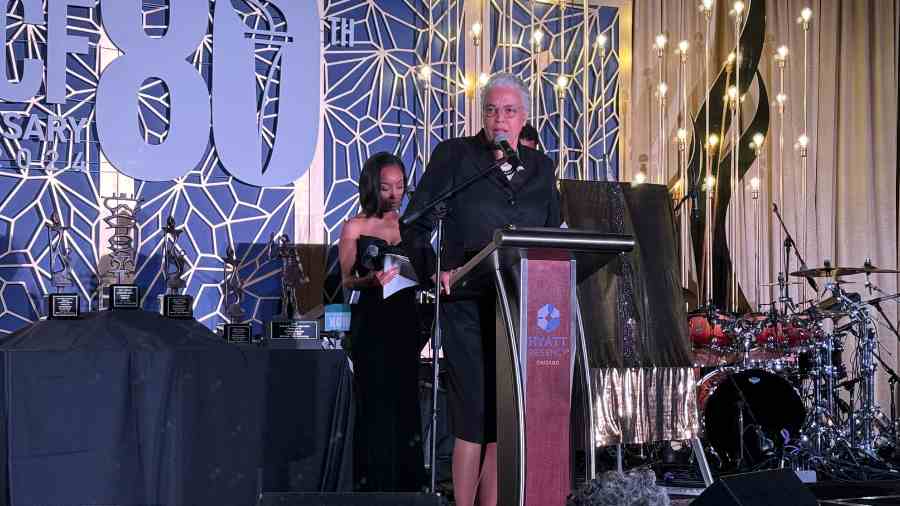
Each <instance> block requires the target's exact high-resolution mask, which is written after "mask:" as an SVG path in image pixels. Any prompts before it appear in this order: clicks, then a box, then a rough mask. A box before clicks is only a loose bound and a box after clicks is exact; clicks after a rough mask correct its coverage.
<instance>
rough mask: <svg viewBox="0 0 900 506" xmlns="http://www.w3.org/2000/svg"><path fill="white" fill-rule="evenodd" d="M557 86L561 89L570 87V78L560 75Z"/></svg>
mask: <svg viewBox="0 0 900 506" xmlns="http://www.w3.org/2000/svg"><path fill="white" fill-rule="evenodd" d="M556 87H557V88H559V89H562V90H564V89H566V88H568V87H569V78H568V77H566V76H564V75H560V76H559V77H557V78H556Z"/></svg>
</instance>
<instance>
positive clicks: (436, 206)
mask: <svg viewBox="0 0 900 506" xmlns="http://www.w3.org/2000/svg"><path fill="white" fill-rule="evenodd" d="M506 160H507V159H506V157H504V158H501V159H499V160H497V161H496V162H494V163H492V164H491V165H488V166H487V167H485V168H483V169H481V170H479V171H478V172H476V173H475V174H472V175H471V176H469V177H467V178H466V179H464V180H463V181H461V182H460V183H459V184H457V185H456V186H452V187H450V188H448V189H447V190H445V191H443V192H441V193H440V194H438V195H437V196H436V197H434V198H433V199H431V201H430V202H428V203H427V204H425V205H424V206H422V208H421V209H418V210H415V211H413V212H411V213H409V214H408V215H406V216H404V217H403V218H401V219H400V223H401V224H402V225H410V224H412V223H414V222H415V221H416V220H418V219H419V218H421V217H422V216H424V215H425V214H426V213H428V212H430V211H434V217H435V218H436V221H437V223H436V224H435V229H437V234H436V238H435V239H436V241H437V254H436V255H435V260H434V264H435V265H434V268H435V271H434V272H435V274H434V276H435V281H436V283H435V290H434V323H433V324H432V325H433V330H432V334H431V421H430V422H429V424H430V426H431V438H430V440H429V447H430V448H429V451H430V452H429V455H428V464H429V466H430V469H429V470H430V471H431V482H430V490H431V493H432V494H436V493H437V418H438V401H437V395H438V376H439V374H440V364H439V363H438V352H439V351H440V349H441V253H442V252H443V248H444V219H445V218H446V217H447V211H448V209H447V204H446V202H447V200H449V199H450V198H451V197H453V196H454V195H456V194H457V193H459V192H460V191H462V190H464V189H466V188H468V187H469V186H471V185H472V184H473V183H475V181H478V180H479V179H481V178H483V177H485V176H487V175H488V174H490V173H491V172H493V171H496V170H497V169H498V168H499V167H500V166H501V165H503V164H504V163H506ZM504 179H505V176H504ZM510 201H511V202H515V200H514V198H513V197H512V196H510Z"/></svg>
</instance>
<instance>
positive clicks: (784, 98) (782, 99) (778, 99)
mask: <svg viewBox="0 0 900 506" xmlns="http://www.w3.org/2000/svg"><path fill="white" fill-rule="evenodd" d="M787 98H788V97H787V95H785V94H784V93H779V94H778V95H776V96H775V101H776V102H778V105H784V103H785V102H787Z"/></svg>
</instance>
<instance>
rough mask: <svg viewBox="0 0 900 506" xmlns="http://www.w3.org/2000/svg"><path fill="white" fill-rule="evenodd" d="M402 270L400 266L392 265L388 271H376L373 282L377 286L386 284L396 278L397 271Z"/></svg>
mask: <svg viewBox="0 0 900 506" xmlns="http://www.w3.org/2000/svg"><path fill="white" fill-rule="evenodd" d="M399 272H400V268H399V267H392V268H390V269H388V270H386V271H375V272H374V273H370V274H374V277H373V282H374V284H375V286H384V285H386V284H388V283H390V282H391V280H393V279H394V278H396V277H397V273H399Z"/></svg>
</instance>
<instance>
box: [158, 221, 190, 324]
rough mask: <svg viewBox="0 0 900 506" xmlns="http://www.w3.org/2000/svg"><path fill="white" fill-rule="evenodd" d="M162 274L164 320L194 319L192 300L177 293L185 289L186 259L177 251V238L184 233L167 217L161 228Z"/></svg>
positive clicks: (185, 295)
mask: <svg viewBox="0 0 900 506" xmlns="http://www.w3.org/2000/svg"><path fill="white" fill-rule="evenodd" d="M163 232H164V233H165V234H166V235H165V238H164V239H163V240H164V241H165V242H164V244H163V261H162V268H163V274H164V275H165V277H166V294H165V295H163V297H162V313H163V316H165V317H166V318H176V319H186V320H187V319H191V318H193V317H194V298H193V297H191V296H190V295H187V294H182V293H179V292H180V290H181V289H183V288H184V287H185V282H184V279H182V277H183V276H184V271H185V267H186V266H187V259H186V258H185V257H184V253H183V252H181V250H179V249H178V236H180V235H181V234H182V232H184V230H182V229H180V228H175V218H173V217H171V216H169V219H168V220H166V226H165V227H164V228H163Z"/></svg>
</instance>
